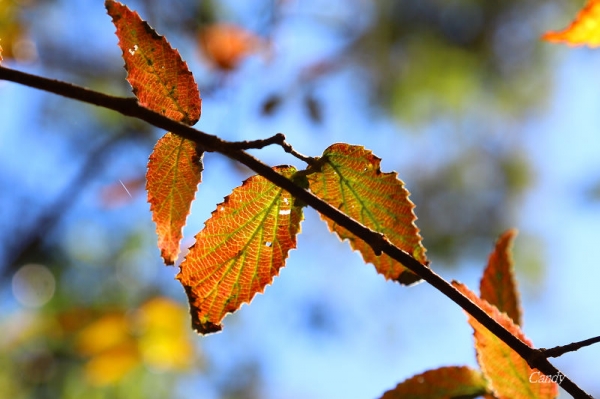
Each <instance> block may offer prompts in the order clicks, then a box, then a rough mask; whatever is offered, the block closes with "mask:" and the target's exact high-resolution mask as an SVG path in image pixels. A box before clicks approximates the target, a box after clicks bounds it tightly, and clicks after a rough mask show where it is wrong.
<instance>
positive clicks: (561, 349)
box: [539, 336, 600, 357]
mask: <svg viewBox="0 0 600 399" xmlns="http://www.w3.org/2000/svg"><path fill="white" fill-rule="evenodd" d="M598 342H600V336H598V337H593V338H588V339H584V340H583V341H579V342H572V343H570V344H567V345H560V346H555V347H554V348H550V349H545V348H540V349H539V350H540V352H541V355H542V356H544V357H559V356H562V355H564V354H565V353H567V352H575V351H577V350H579V349H581V348H584V347H586V346H590V345H593V344H597V343H598Z"/></svg>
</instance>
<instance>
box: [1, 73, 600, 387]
mask: <svg viewBox="0 0 600 399" xmlns="http://www.w3.org/2000/svg"><path fill="white" fill-rule="evenodd" d="M0 79H2V80H9V81H12V82H15V83H19V84H23V85H25V86H29V87H33V88H36V89H39V90H44V91H48V92H51V93H54V94H58V95H61V96H65V97H68V98H72V99H75V100H79V101H82V102H86V103H89V104H94V105H97V106H100V107H104V108H108V109H111V110H114V111H117V112H119V113H121V114H123V115H126V116H130V117H134V118H137V119H141V120H143V121H145V122H147V123H149V124H151V125H153V126H156V127H158V128H161V129H164V130H167V131H170V132H172V133H175V134H178V135H180V136H182V137H185V138H187V139H190V140H193V141H195V142H196V143H198V145H200V146H201V147H203V148H204V149H205V150H207V151H213V152H219V153H221V154H223V155H225V156H227V157H229V158H231V159H234V160H236V161H238V162H240V163H242V164H244V165H246V166H247V167H249V168H250V169H252V170H253V171H255V172H256V173H258V174H259V175H261V176H263V177H264V178H266V179H267V180H269V181H271V182H272V183H273V184H275V185H277V186H279V187H281V188H283V189H284V190H286V191H288V192H289V193H290V194H292V195H293V196H294V197H296V198H297V199H299V200H301V201H303V202H304V203H306V204H307V205H309V206H310V207H311V208H313V209H315V210H316V211H318V212H320V213H321V214H323V215H325V216H327V217H328V218H330V219H332V220H333V221H334V222H336V223H337V224H339V225H340V226H342V227H344V228H346V229H347V230H348V231H350V232H352V233H353V234H354V235H356V236H357V237H359V238H360V239H362V240H363V241H365V242H366V243H367V244H369V245H370V246H371V247H372V248H373V250H374V251H375V252H376V253H378V252H383V253H385V254H387V255H389V256H390V257H391V258H392V259H395V260H397V261H398V262H400V263H402V264H403V265H404V266H406V267H407V268H408V269H410V270H411V271H413V272H414V273H416V274H417V275H418V276H420V277H421V278H422V279H424V280H425V281H427V282H428V283H429V284H430V285H432V286H433V287H435V288H436V289H437V290H438V291H440V292H441V293H442V294H444V295H445V296H447V297H448V298H449V299H450V300H452V301H453V302H455V303H456V304H457V305H458V306H460V307H461V308H462V309H464V310H465V311H466V312H467V313H469V314H470V315H471V316H473V318H475V319H476V320H477V321H479V322H480V323H481V324H482V325H484V326H485V327H486V328H487V329H488V330H489V331H490V332H492V333H493V334H494V335H496V336H497V337H498V338H499V339H501V340H502V341H503V342H504V343H506V344H507V345H508V346H509V347H510V348H512V349H513V350H514V351H515V352H517V353H518V354H519V355H520V356H521V357H522V358H523V359H525V360H526V361H527V362H528V364H529V366H530V367H532V368H537V369H538V370H540V371H541V372H543V373H544V374H546V375H548V376H554V375H557V374H558V373H559V371H558V370H557V369H556V368H555V367H554V366H553V365H552V364H551V363H550V362H549V361H548V360H547V359H546V358H543V357H539V356H536V354H539V350H537V349H534V348H531V347H529V346H528V345H526V344H525V343H523V342H522V341H521V340H519V339H518V338H517V337H515V336H514V335H512V334H511V333H510V332H509V331H508V330H506V329H505V328H504V327H503V326H501V325H500V324H499V323H497V322H496V321H495V320H494V319H492V318H491V317H490V316H489V315H488V314H487V313H485V311H483V310H482V309H481V308H480V307H479V306H477V305H476V304H475V303H473V302H472V301H471V300H469V299H468V298H467V297H466V296H464V295H463V294H462V293H461V292H459V291H458V290H457V289H456V288H454V287H453V286H452V285H451V284H449V283H448V282H447V281H446V280H444V279H443V278H442V277H440V276H439V275H438V274H436V273H435V272H434V271H433V270H431V269H430V268H428V267H427V266H424V265H422V264H421V263H419V262H418V261H417V260H416V259H415V258H413V257H412V256H411V255H409V254H408V253H406V252H404V251H403V250H401V249H400V248H398V247H396V246H394V245H393V244H392V243H390V241H389V240H387V238H385V236H383V235H382V234H380V233H378V232H375V231H373V230H371V229H369V228H368V227H366V226H364V225H363V224H361V223H359V222H357V221H355V220H354V219H352V218H350V217H349V216H347V215H346V214H344V213H343V212H341V211H339V210H338V209H336V208H334V207H332V206H331V205H329V204H327V203H326V202H324V201H322V200H321V199H319V198H318V197H316V196H315V195H314V194H312V193H311V192H310V191H308V190H306V189H304V188H302V187H300V186H298V185H296V184H295V183H294V182H292V181H291V180H290V179H288V178H286V177H284V176H282V175H280V174H279V173H277V172H276V171H274V170H273V169H272V168H271V167H270V166H268V165H266V164H264V163H263V162H261V161H260V160H258V159H257V158H255V157H253V156H252V155H250V154H248V153H247V152H245V151H242V150H240V149H239V144H236V143H234V144H232V143H230V142H227V141H224V140H222V139H220V138H219V137H217V136H213V135H209V134H207V133H204V132H201V131H199V130H196V129H194V128H192V127H190V126H187V125H185V124H182V123H179V122H176V121H174V120H171V119H169V118H167V117H165V116H163V115H160V114H158V113H155V112H153V111H150V110H149V109H147V108H144V107H142V106H140V105H139V104H138V102H137V100H136V99H135V98H123V97H114V96H109V95H106V94H102V93H99V92H96V91H93V90H89V89H86V88H83V87H80V86H75V85H72V84H70V83H65V82H61V81H58V80H51V79H46V78H43V77H40V76H35V75H30V74H27V73H24V72H20V71H16V70H13V69H9V68H6V67H2V66H0ZM274 137H279V136H278V135H275V136H274ZM284 148H285V147H284ZM289 149H290V151H287V150H286V151H287V152H290V153H292V152H291V151H292V150H293V149H292V148H291V146H290V147H289ZM292 154H293V153H292ZM303 157H304V156H303ZM305 158H306V159H309V158H308V157H305ZM561 375H564V374H562V373H561ZM561 387H562V388H563V389H564V390H565V391H567V392H568V393H570V394H571V395H572V396H573V397H574V398H591V396H590V395H588V394H586V393H585V392H584V391H583V390H582V389H581V388H579V386H577V385H576V384H575V383H573V382H572V381H571V380H570V379H569V378H567V377H566V376H565V377H564V379H563V381H562V384H561Z"/></svg>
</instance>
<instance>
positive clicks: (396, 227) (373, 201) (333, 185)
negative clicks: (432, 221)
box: [308, 143, 428, 284]
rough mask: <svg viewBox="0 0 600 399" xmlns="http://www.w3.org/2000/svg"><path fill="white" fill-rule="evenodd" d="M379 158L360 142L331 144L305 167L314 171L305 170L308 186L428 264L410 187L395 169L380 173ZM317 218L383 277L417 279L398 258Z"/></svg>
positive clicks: (327, 200)
mask: <svg viewBox="0 0 600 399" xmlns="http://www.w3.org/2000/svg"><path fill="white" fill-rule="evenodd" d="M380 163H381V159H379V158H377V157H376V156H375V155H373V153H372V152H371V151H369V150H366V149H365V148H364V147H361V146H354V145H349V144H343V143H338V144H333V145H332V146H330V147H329V148H327V149H326V150H325V151H324V152H323V156H322V157H321V158H320V160H319V161H318V163H317V165H316V166H311V167H310V168H309V172H312V173H310V174H309V175H308V181H309V186H310V190H311V191H312V192H313V193H314V194H315V195H316V196H317V197H319V198H321V199H322V200H324V201H326V202H327V203H329V204H330V205H332V206H334V207H337V208H338V209H339V210H340V211H342V212H344V213H345V214H347V215H348V216H350V217H352V218H353V219H355V220H357V221H358V222H360V223H362V224H364V225H365V226H367V227H369V228H371V229H373V230H375V231H377V232H379V233H383V234H385V236H386V237H387V239H388V240H390V242H392V243H393V244H394V245H396V246H398V247H399V248H400V249H402V250H404V251H406V252H408V253H409V254H411V255H412V256H414V257H415V259H417V260H418V261H419V262H421V263H423V264H427V263H428V262H427V259H426V256H425V248H424V247H423V246H422V245H421V236H420V235H419V229H418V228H417V227H416V226H415V224H414V221H415V220H416V216H415V214H414V213H413V209H414V207H415V205H414V204H413V203H412V202H411V201H410V200H409V199H408V195H409V192H408V190H406V189H405V188H404V183H403V182H402V181H401V180H399V179H398V178H397V175H396V173H395V172H391V173H382V172H381V169H380V167H379V166H380ZM321 218H323V219H324V220H326V221H327V224H328V226H329V229H330V230H331V231H333V232H335V233H336V234H337V235H338V236H339V237H340V239H342V240H344V239H347V240H349V241H350V245H351V246H352V248H353V249H354V250H358V251H360V253H361V254H362V256H363V259H364V260H365V262H370V263H372V264H373V265H375V268H376V269H377V271H378V272H379V273H381V274H383V275H384V276H385V278H386V279H392V280H396V281H398V282H400V283H402V284H411V283H414V282H416V281H418V280H419V277H418V276H416V275H415V274H414V273H412V272H411V271H410V270H408V269H407V268H405V267H404V266H403V265H402V264H400V263H399V262H397V261H395V260H393V259H392V258H390V257H389V256H387V255H385V254H383V255H380V256H377V255H375V253H374V252H373V250H372V249H371V247H370V246H369V245H368V244H366V243H365V242H364V241H362V240H361V239H359V238H358V237H356V236H355V235H354V234H352V233H351V232H349V231H348V230H346V229H345V228H343V227H341V226H339V225H337V224H336V223H335V222H333V221H332V220H331V219H329V218H327V217H324V216H323V215H321Z"/></svg>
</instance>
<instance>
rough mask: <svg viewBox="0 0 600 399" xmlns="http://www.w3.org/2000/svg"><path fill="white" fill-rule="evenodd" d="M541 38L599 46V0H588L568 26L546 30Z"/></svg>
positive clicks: (573, 44) (570, 43) (574, 44)
mask: <svg viewBox="0 0 600 399" xmlns="http://www.w3.org/2000/svg"><path fill="white" fill-rule="evenodd" d="M542 38H543V39H544V40H547V41H549V42H564V43H567V44H569V45H572V46H578V45H586V44H587V45H588V46H590V47H598V46H600V0H589V1H588V2H587V4H586V5H585V7H584V8H583V9H582V10H581V11H580V12H579V14H578V15H577V18H576V19H575V21H573V22H572V23H571V25H569V27H568V28H566V29H565V30H562V31H558V32H548V33H546V34H545V35H544V36H543V37H542Z"/></svg>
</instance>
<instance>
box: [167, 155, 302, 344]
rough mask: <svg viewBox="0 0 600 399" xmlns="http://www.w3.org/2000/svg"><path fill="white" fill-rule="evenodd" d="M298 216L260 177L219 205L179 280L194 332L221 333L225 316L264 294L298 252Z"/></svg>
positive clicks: (283, 170)
mask: <svg viewBox="0 0 600 399" xmlns="http://www.w3.org/2000/svg"><path fill="white" fill-rule="evenodd" d="M275 170H276V171H277V172H278V173H280V174H282V175H284V176H285V177H288V178H291V177H292V176H293V175H294V173H295V172H296V169H295V168H294V167H291V166H279V167H276V168H275ZM302 217H303V216H302V208H301V207H300V206H297V205H295V204H294V199H293V197H292V196H291V195H290V194H289V193H288V192H287V191H284V190H283V189H281V188H279V187H277V186H275V185H274V184H273V183H271V182H269V181H268V180H266V179H265V178H263V177H261V176H253V177H251V178H249V179H247V180H246V181H245V182H244V183H243V184H242V185H241V186H240V187H237V188H236V189H234V190H233V192H232V193H231V194H230V195H229V196H227V197H226V198H225V201H224V202H222V203H221V204H219V205H217V209H216V210H215V211H214V212H213V213H212V216H211V217H210V219H209V220H208V221H207V222H206V226H205V228H204V229H203V230H202V231H200V233H198V234H197V235H196V243H195V244H194V245H193V246H192V247H191V248H190V251H189V253H188V254H187V256H186V257H185V260H184V261H183V262H182V264H181V266H180V268H181V271H180V273H179V274H178V275H177V279H179V281H180V282H181V284H183V287H184V288H185V291H186V293H187V296H188V299H189V302H190V312H191V315H192V327H193V328H194V329H195V330H196V331H198V332H199V333H202V334H206V333H211V332H215V331H219V330H220V329H221V325H220V323H221V320H222V319H223V317H225V315H226V314H227V313H229V312H235V311H236V310H237V309H239V308H240V306H241V305H242V304H243V303H249V302H250V301H251V300H252V298H253V297H254V295H255V294H256V293H259V292H263V291H264V288H265V286H266V285H267V284H270V283H271V282H272V280H273V277H275V276H276V275H278V274H279V269H280V268H281V267H283V266H284V264H285V259H286V258H287V256H288V252H289V250H290V249H293V248H295V247H296V235H297V234H298V233H299V232H300V222H301V221H302Z"/></svg>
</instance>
